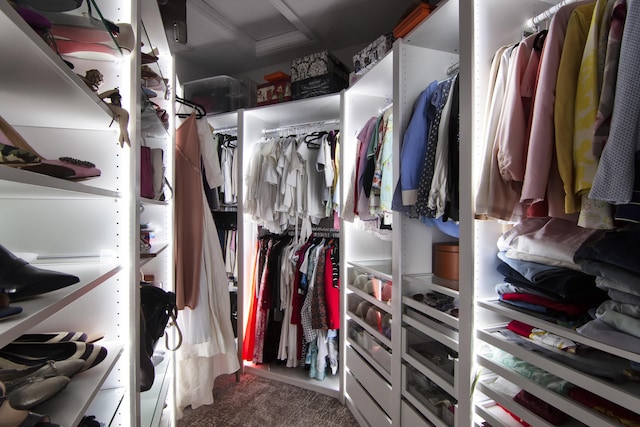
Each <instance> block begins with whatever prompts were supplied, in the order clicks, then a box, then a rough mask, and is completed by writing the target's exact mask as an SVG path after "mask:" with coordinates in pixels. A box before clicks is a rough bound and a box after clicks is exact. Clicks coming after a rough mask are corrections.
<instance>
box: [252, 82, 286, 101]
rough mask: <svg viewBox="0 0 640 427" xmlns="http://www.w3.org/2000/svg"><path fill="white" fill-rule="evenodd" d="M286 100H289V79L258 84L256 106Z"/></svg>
mask: <svg viewBox="0 0 640 427" xmlns="http://www.w3.org/2000/svg"><path fill="white" fill-rule="evenodd" d="M286 101H291V79H284V80H278V81H273V82H268V83H263V84H261V85H258V90H257V103H256V105H257V106H258V107H260V106H262V105H270V104H277V103H280V102H286Z"/></svg>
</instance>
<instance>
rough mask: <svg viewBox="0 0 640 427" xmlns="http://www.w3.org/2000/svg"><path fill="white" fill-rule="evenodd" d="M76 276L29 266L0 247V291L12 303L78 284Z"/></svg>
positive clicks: (78, 279)
mask: <svg viewBox="0 0 640 427" xmlns="http://www.w3.org/2000/svg"><path fill="white" fill-rule="evenodd" d="M79 281H80V278H78V277H77V276H74V275H71V274H67V273H61V272H59V271H53V270H45V269H42V268H38V267H35V266H33V265H31V264H29V263H28V262H27V261H25V260H23V259H22V258H18V257H17V256H15V255H14V254H12V253H11V252H10V251H9V250H8V249H7V248H5V247H4V246H2V245H0V289H2V288H4V292H5V293H6V294H7V295H9V297H10V298H11V300H12V301H16V300H19V299H23V298H28V297H32V296H35V295H40V294H44V293H47V292H51V291H55V290H57V289H61V288H64V287H66V286H70V285H73V284H74V283H78V282H79Z"/></svg>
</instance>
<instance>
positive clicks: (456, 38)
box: [404, 0, 460, 65]
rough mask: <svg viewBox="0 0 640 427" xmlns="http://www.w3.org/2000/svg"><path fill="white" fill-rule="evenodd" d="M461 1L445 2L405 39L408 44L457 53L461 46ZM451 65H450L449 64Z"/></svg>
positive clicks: (450, 0) (446, 0) (439, 4)
mask: <svg viewBox="0 0 640 427" xmlns="http://www.w3.org/2000/svg"><path fill="white" fill-rule="evenodd" d="M458 3H459V1H458V0H444V1H441V2H440V3H438V6H437V7H436V9H435V10H433V11H432V12H431V13H430V14H429V15H428V16H427V17H426V19H425V22H424V23H422V24H421V25H418V26H416V28H414V29H413V30H412V31H411V32H410V33H409V34H407V35H406V36H405V37H404V41H405V42H406V43H408V44H412V45H416V46H429V48H430V49H434V50H441V51H444V52H452V53H457V52H458V50H459V45H460V24H459V18H458V15H459V6H458ZM447 65H450V64H447Z"/></svg>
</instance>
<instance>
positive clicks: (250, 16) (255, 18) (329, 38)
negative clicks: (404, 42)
mask: <svg viewBox="0 0 640 427" xmlns="http://www.w3.org/2000/svg"><path fill="white" fill-rule="evenodd" d="M158 2H159V4H160V10H161V12H162V14H163V19H164V21H165V28H166V30H167V35H168V39H169V43H170V48H171V50H172V52H173V53H174V54H175V56H176V74H177V75H178V78H179V80H180V81H181V82H187V81H192V80H197V79H200V78H204V77H210V76H216V75H222V74H224V75H232V76H234V75H239V74H246V73H248V72H250V71H252V70H263V69H267V68H269V67H271V66H278V69H282V64H285V63H287V62H289V61H291V60H292V59H294V58H298V57H301V56H304V55H307V54H310V53H314V52H318V51H321V50H324V49H329V50H331V51H332V52H333V53H335V54H336V55H337V56H338V57H339V58H341V59H342V60H343V62H345V64H346V65H347V66H350V67H352V61H351V56H352V55H353V54H354V53H356V52H357V51H358V50H359V49H361V48H363V47H364V46H366V45H367V44H369V43H371V42H372V41H373V40H375V39H376V38H378V37H379V36H380V35H382V34H384V33H387V32H389V31H391V30H393V27H394V26H395V25H396V24H397V23H398V22H399V21H400V20H401V18H402V16H403V15H404V14H405V13H406V12H407V11H408V10H410V9H411V8H412V7H413V5H414V4H416V3H419V2H420V0H158ZM185 4H186V43H176V42H175V40H174V39H175V37H174V29H173V25H172V23H173V22H174V21H176V20H184V19H185V11H184V5H185ZM180 15H182V16H180ZM182 24H184V22H183V23H182ZM178 28H179V27H178ZM183 41H184V40H183ZM278 69H274V70H273V71H277V70H278ZM282 71H285V72H287V71H288V70H282ZM258 83H260V82H258Z"/></svg>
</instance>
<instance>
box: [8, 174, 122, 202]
mask: <svg viewBox="0 0 640 427" xmlns="http://www.w3.org/2000/svg"><path fill="white" fill-rule="evenodd" d="M85 182H86V184H84V183H81V182H79V181H78V182H75V181H69V180H65V179H60V178H53V177H50V176H47V175H43V174H40V173H35V172H30V171H25V170H22V169H18V168H13V167H7V166H0V194H1V195H2V196H1V197H2V198H3V199H9V198H16V199H51V198H67V199H87V198H96V197H113V198H120V197H122V196H121V193H120V192H117V191H112V190H107V189H104V188H98V187H91V186H90V183H91V181H90V180H88V181H85Z"/></svg>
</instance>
